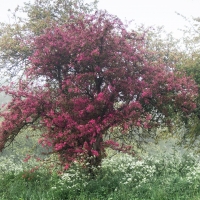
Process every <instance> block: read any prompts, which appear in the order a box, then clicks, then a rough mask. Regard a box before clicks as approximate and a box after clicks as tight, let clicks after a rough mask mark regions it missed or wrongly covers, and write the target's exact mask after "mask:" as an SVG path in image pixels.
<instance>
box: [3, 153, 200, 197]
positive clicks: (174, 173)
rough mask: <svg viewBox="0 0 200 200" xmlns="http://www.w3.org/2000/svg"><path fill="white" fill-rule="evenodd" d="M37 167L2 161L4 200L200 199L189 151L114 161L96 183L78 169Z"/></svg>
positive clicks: (198, 175)
mask: <svg viewBox="0 0 200 200" xmlns="http://www.w3.org/2000/svg"><path fill="white" fill-rule="evenodd" d="M39 163H40V164H41V163H42V162H41V161H40V162H38V161H37V160H36V159H30V160H29V161H27V162H24V161H22V160H20V159H19V158H17V159H16V155H11V154H10V155H3V156H1V157H0V172H1V173H0V197H1V200H66V199H69V200H125V199H130V200H148V199H154V200H173V199H174V200H175V199H176V200H181V199H182V200H187V199H188V200H197V199H200V162H199V158H198V155H194V154H192V153H189V152H187V151H185V153H184V154H182V153H180V152H179V151H177V150H175V149H174V150H172V151H171V153H169V152H168V153H167V152H163V151H157V154H154V155H149V154H146V155H143V156H141V157H132V156H129V155H126V154H121V153H118V154H116V155H110V156H108V157H107V158H106V159H104V161H103V163H102V168H101V169H99V170H98V171H97V174H96V177H94V178H91V177H89V176H88V174H87V173H86V172H85V170H84V169H83V168H80V167H79V166H78V165H77V164H74V166H72V167H71V168H70V169H69V170H68V171H66V172H65V173H60V174H59V173H57V172H58V169H57V170H55V169H53V168H51V164H48V163H47V162H45V163H44V164H43V165H42V167H39V168H38V166H39Z"/></svg>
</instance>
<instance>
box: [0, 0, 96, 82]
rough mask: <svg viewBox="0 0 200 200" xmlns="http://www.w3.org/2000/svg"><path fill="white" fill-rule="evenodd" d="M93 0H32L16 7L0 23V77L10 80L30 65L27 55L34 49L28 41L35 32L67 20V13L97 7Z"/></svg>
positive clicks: (71, 14)
mask: <svg viewBox="0 0 200 200" xmlns="http://www.w3.org/2000/svg"><path fill="white" fill-rule="evenodd" d="M96 4H97V1H95V2H92V3H90V4H87V3H84V1H83V0H34V2H33V3H31V2H28V3H24V6H22V7H17V8H16V9H15V10H14V12H12V13H11V16H10V19H11V20H9V23H3V22H2V23H0V74H1V78H2V79H5V78H6V79H8V81H9V82H10V81H11V80H15V79H16V78H17V79H18V78H19V76H20V77H21V75H22V73H23V71H24V69H25V68H26V67H27V66H28V65H29V60H28V57H29V56H30V55H31V54H32V52H33V49H34V46H31V45H30V42H29V41H30V40H32V38H33V37H34V36H38V35H41V34H42V33H44V30H45V29H46V28H49V27H52V26H53V25H55V24H57V25H58V24H65V23H67V21H68V19H69V17H70V16H77V15H79V13H82V12H83V13H90V12H92V11H94V10H96ZM1 83H2V82H1Z"/></svg>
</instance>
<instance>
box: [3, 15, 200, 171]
mask: <svg viewBox="0 0 200 200" xmlns="http://www.w3.org/2000/svg"><path fill="white" fill-rule="evenodd" d="M70 19H72V20H71V22H70V23H66V24H64V25H62V26H61V25H56V26H54V27H51V28H49V29H47V30H46V31H45V32H44V34H41V35H39V36H38V37H34V40H31V42H32V44H31V46H34V51H33V54H32V55H31V56H30V57H29V61H30V64H29V65H28V66H27V68H26V71H25V74H26V79H24V80H20V81H19V83H18V89H12V86H11V87H3V88H2V90H3V91H5V92H7V93H8V94H9V95H11V96H12V101H11V102H10V103H9V104H8V105H7V106H6V109H5V111H2V112H1V114H0V116H1V117H2V118H3V119H4V120H3V122H2V123H1V126H0V138H1V143H0V148H1V149H3V148H4V147H5V145H6V143H8V144H9V143H11V142H13V141H14V139H15V137H16V136H17V135H18V134H19V133H20V132H21V131H22V130H24V129H26V128H27V127H32V128H33V129H39V130H41V131H42V132H43V134H42V135H41V139H40V141H39V142H40V143H41V144H43V145H44V146H50V147H51V148H52V149H53V152H55V153H58V154H59V156H60V161H61V163H62V164H63V165H64V166H65V169H67V168H68V167H69V165H70V164H71V163H72V162H74V161H80V162H81V163H86V162H89V171H90V172H92V167H97V166H99V165H100V164H101V161H102V159H103V158H104V157H105V156H106V155H105V148H106V147H111V148H113V149H115V150H121V151H127V150H129V148H130V146H120V145H119V144H118V143H117V142H116V141H115V140H110V139H108V138H109V136H110V135H112V130H113V129H114V128H115V127H117V128H120V130H121V134H127V132H128V130H129V128H130V127H132V126H134V127H141V128H143V129H151V128H153V127H158V126H160V124H166V125H170V122H171V120H170V119H171V118H172V116H174V113H179V114H180V115H184V116H189V114H190V113H191V112H192V111H193V110H194V109H195V103H194V100H195V98H196V92H197V87H196V85H195V84H194V82H193V81H192V80H190V79H189V78H187V77H185V76H184V75H181V74H180V73H176V72H173V71H169V70H168V69H167V68H166V66H165V64H162V63H157V62H153V61H152V60H148V59H147V54H148V52H147V51H146V49H145V48H144V47H145V45H144V43H145V41H144V39H143V38H142V37H141V36H140V35H138V33H136V32H134V31H131V32H128V31H127V30H126V27H125V25H124V24H123V23H122V22H121V21H120V20H119V19H118V18H117V17H114V16H112V15H109V14H107V13H105V12H96V13H95V14H94V15H83V14H82V15H80V16H78V17H77V19H76V20H75V21H74V20H73V19H74V16H71V17H70ZM70 19H69V21H70ZM155 77H156V78H155Z"/></svg>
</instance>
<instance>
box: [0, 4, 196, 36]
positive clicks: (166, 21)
mask: <svg viewBox="0 0 200 200" xmlns="http://www.w3.org/2000/svg"><path fill="white" fill-rule="evenodd" d="M24 1H26V0H0V21H5V20H8V9H11V10H13V9H14V8H15V7H16V6H17V5H22V3H23V2H24ZM31 1H33V0H31ZM86 1H88V2H90V1H91V0H86ZM26 2H28V1H26ZM99 8H100V9H106V10H108V11H109V12H110V13H112V14H115V15H117V16H118V17H120V18H121V19H122V20H125V19H126V20H134V23H136V24H141V23H144V24H145V25H147V26H152V25H160V26H161V25H163V26H165V28H166V30H167V31H173V32H174V34H175V36H179V32H178V29H180V28H183V27H184V25H186V24H187V22H186V21H185V20H184V19H183V18H182V17H180V16H179V15H177V14H176V12H178V13H180V14H182V15H184V16H186V17H189V18H190V17H191V16H193V17H200V0H99Z"/></svg>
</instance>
